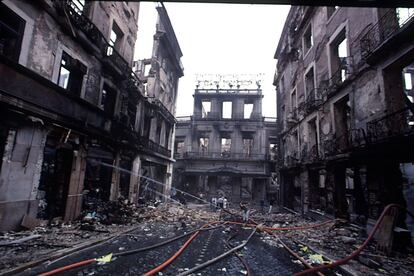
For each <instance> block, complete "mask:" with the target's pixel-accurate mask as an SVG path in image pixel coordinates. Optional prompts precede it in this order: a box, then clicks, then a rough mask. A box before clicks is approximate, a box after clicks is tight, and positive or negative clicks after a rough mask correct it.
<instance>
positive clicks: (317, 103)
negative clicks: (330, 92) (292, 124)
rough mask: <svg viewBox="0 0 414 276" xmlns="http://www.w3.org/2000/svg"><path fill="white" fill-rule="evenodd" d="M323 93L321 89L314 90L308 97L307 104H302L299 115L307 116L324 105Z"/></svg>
mask: <svg viewBox="0 0 414 276" xmlns="http://www.w3.org/2000/svg"><path fill="white" fill-rule="evenodd" d="M323 92H324V90H323V89H321V88H314V89H312V90H311V91H310V92H309V94H308V95H307V96H306V100H305V102H302V103H301V104H300V105H299V107H298V109H299V113H301V114H303V115H304V116H306V115H308V114H310V113H312V112H313V111H315V110H318V109H319V108H320V107H321V106H322V104H323Z"/></svg>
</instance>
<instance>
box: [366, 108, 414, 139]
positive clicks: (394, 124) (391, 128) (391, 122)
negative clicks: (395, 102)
mask: <svg viewBox="0 0 414 276" xmlns="http://www.w3.org/2000/svg"><path fill="white" fill-rule="evenodd" d="M412 134H414V115H413V113H412V112H411V110H410V109H409V108H408V107H406V108H403V109H401V110H398V111H396V112H393V113H390V114H387V115H385V116H383V117H381V118H379V119H376V120H373V121H371V122H368V123H367V135H368V140H369V142H370V143H375V142H378V141H381V140H384V139H389V138H392V137H396V136H401V135H412Z"/></svg>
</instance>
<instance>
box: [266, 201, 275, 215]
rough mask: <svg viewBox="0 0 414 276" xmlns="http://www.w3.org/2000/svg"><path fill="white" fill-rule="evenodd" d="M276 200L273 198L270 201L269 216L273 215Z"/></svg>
mask: <svg viewBox="0 0 414 276" xmlns="http://www.w3.org/2000/svg"><path fill="white" fill-rule="evenodd" d="M274 202H275V201H274V200H273V198H271V199H270V201H269V212H268V213H269V214H271V213H272V208H273V204H274Z"/></svg>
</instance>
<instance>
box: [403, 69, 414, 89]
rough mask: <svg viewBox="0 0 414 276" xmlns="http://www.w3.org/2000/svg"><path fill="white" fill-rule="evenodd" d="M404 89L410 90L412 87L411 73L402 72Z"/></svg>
mask: <svg viewBox="0 0 414 276" xmlns="http://www.w3.org/2000/svg"><path fill="white" fill-rule="evenodd" d="M404 89H405V90H412V89H413V82H412V75H411V73H404Z"/></svg>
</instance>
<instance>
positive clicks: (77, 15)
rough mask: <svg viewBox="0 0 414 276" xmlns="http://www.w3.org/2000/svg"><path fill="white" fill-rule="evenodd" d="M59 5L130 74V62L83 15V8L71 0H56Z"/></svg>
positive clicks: (104, 53)
mask: <svg viewBox="0 0 414 276" xmlns="http://www.w3.org/2000/svg"><path fill="white" fill-rule="evenodd" d="M55 3H56V4H57V5H58V7H59V8H60V7H61V8H63V10H64V11H67V15H68V16H69V19H70V21H71V24H73V26H75V27H76V28H77V29H79V30H81V31H82V32H83V33H84V34H85V36H86V37H87V38H88V39H89V40H90V41H91V42H92V43H93V44H94V45H95V46H96V47H97V48H98V49H99V52H100V53H101V54H102V56H104V57H105V58H107V59H108V60H110V61H111V62H112V63H113V64H114V65H115V66H117V67H118V68H119V69H120V71H121V72H123V73H125V74H129V72H131V68H130V66H129V64H128V62H127V61H126V60H125V59H124V58H123V57H122V56H121V55H120V54H119V53H118V52H117V51H116V50H115V49H114V48H113V46H111V45H110V44H109V42H108V41H107V40H106V39H105V36H104V35H103V34H102V33H101V31H100V30H99V29H98V27H96V25H95V24H94V23H92V21H91V20H90V19H89V18H88V17H86V16H84V15H83V13H82V10H80V9H79V7H78V6H77V5H76V4H75V3H73V2H72V1H71V0H66V1H56V2H55Z"/></svg>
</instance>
